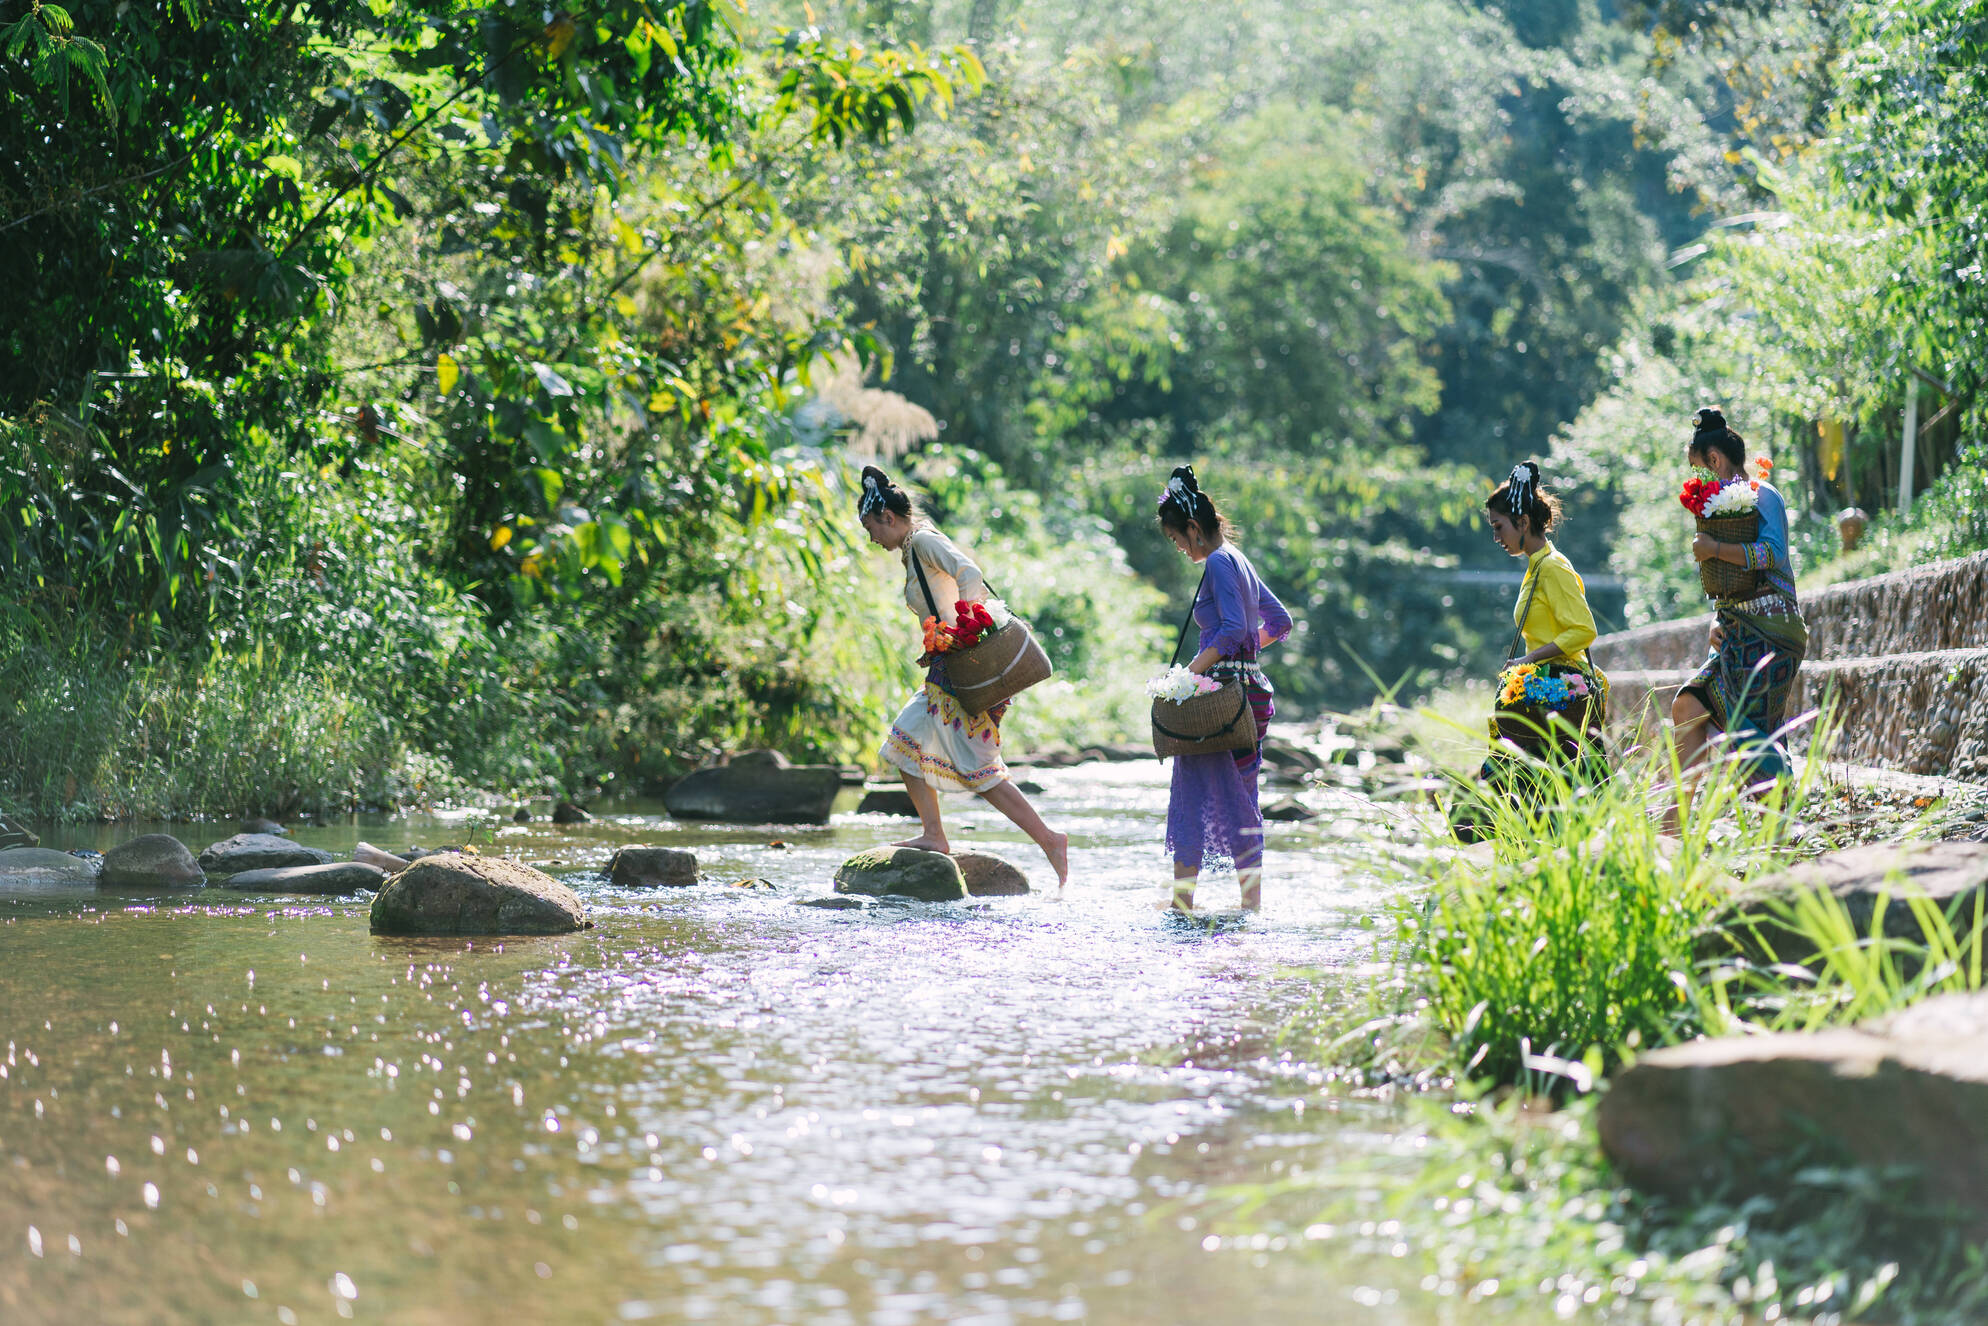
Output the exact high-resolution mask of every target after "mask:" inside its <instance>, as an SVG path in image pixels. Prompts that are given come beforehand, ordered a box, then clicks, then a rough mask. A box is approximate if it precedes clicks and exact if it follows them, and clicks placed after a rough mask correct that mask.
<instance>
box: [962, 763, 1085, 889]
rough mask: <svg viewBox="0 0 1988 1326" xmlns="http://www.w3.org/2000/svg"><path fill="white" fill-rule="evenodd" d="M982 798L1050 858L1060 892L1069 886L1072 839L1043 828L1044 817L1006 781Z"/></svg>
mask: <svg viewBox="0 0 1988 1326" xmlns="http://www.w3.org/2000/svg"><path fill="white" fill-rule="evenodd" d="M980 796H981V799H982V800H984V801H985V802H986V803H987V804H988V805H990V806H992V807H994V809H996V810H998V811H1000V812H1001V813H1002V814H1003V815H1006V816H1007V817H1008V818H1009V819H1011V820H1013V821H1014V822H1015V827H1016V828H1018V829H1020V830H1021V831H1022V832H1023V833H1025V834H1027V835H1028V836H1029V838H1030V839H1031V840H1032V841H1033V842H1034V843H1035V845H1036V846H1037V847H1040V848H1041V849H1042V854H1043V855H1044V856H1046V857H1048V858H1049V865H1050V868H1051V869H1053V870H1054V871H1055V872H1056V887H1057V888H1059V889H1060V888H1062V887H1063V886H1064V885H1065V884H1068V883H1069V882H1070V835H1069V834H1067V833H1058V832H1056V830H1054V829H1052V828H1050V827H1049V826H1048V825H1047V824H1044V823H1043V822H1042V816H1040V815H1038V814H1036V813H1035V807H1034V806H1032V805H1030V804H1029V799H1028V798H1027V797H1026V796H1024V795H1023V794H1022V789H1020V788H1019V787H1016V786H1015V785H1014V784H1013V783H1011V782H1009V781H1008V780H1007V779H1005V778H1004V779H1002V780H1001V781H1000V782H999V783H997V784H995V785H994V786H993V787H990V788H988V789H987V790H986V791H985V792H982V793H981V794H980ZM941 850H943V849H941Z"/></svg>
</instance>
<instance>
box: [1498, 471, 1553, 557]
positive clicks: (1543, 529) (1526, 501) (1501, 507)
mask: <svg viewBox="0 0 1988 1326" xmlns="http://www.w3.org/2000/svg"><path fill="white" fill-rule="evenodd" d="M1484 509H1485V510H1486V511H1496V512H1497V513H1498V514H1499V515H1501V516H1504V517H1505V518H1506V519H1508V520H1513V521H1516V520H1517V519H1518V518H1519V517H1520V516H1524V517H1525V518H1526V519H1527V520H1529V521H1531V522H1532V532H1533V533H1534V534H1537V535H1539V536H1541V537H1542V538H1544V537H1545V535H1546V533H1547V531H1548V530H1551V529H1552V528H1553V527H1554V526H1555V525H1558V524H1559V523H1560V499H1559V498H1557V497H1555V496H1554V495H1553V494H1552V493H1549V492H1547V491H1546V485H1545V484H1544V483H1542V482H1541V481H1540V477H1539V465H1538V463H1537V462H1534V461H1530V460H1527V461H1520V462H1519V463H1518V464H1517V465H1514V466H1513V467H1512V475H1511V477H1510V478H1509V479H1506V480H1505V482H1503V483H1501V484H1499V485H1498V488H1497V490H1496V491H1495V492H1493V493H1492V494H1491V496H1489V497H1487V498H1485V499H1484Z"/></svg>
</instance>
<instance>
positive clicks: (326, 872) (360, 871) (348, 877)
mask: <svg viewBox="0 0 1988 1326" xmlns="http://www.w3.org/2000/svg"><path fill="white" fill-rule="evenodd" d="M386 880H387V872H386V871H384V870H382V869H380V868H379V867H378V866H371V865H367V864H366V863H365V862H363V861H331V862H327V863H326V864H324V865H320V866H277V867H276V868H275V869H272V870H244V871H241V872H240V873H238V874H233V875H230V876H228V877H227V878H226V879H224V880H222V881H221V887H222V888H224V889H234V890H236V891H238V892H242V893H357V892H358V891H359V890H360V889H377V888H379V887H380V885H382V884H384V883H386Z"/></svg>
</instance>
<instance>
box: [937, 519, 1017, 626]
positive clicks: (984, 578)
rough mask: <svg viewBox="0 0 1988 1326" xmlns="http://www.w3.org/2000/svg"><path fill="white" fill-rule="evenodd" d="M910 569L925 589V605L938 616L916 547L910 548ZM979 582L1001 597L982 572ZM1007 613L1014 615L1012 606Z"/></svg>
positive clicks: (941, 618) (997, 596)
mask: <svg viewBox="0 0 1988 1326" xmlns="http://www.w3.org/2000/svg"><path fill="white" fill-rule="evenodd" d="M914 532H915V531H914ZM911 569H912V570H914V571H916V572H917V573H918V588H920V589H922V590H924V591H925V606H926V607H928V608H930V609H931V610H932V615H933V616H934V617H939V605H938V603H937V602H935V601H934V600H933V598H932V582H931V581H929V580H927V579H926V578H925V559H924V558H922V557H920V556H919V555H918V549H916V548H913V549H911ZM980 583H981V584H982V585H983V586H984V587H985V588H986V590H987V592H988V593H989V594H991V595H993V596H994V597H995V598H997V599H998V598H1000V597H1001V594H1000V591H999V590H997V589H995V588H994V586H993V584H992V583H991V582H990V581H989V580H988V579H987V577H986V575H984V574H983V575H982V576H981V577H980ZM1008 615H1009V616H1010V617H1012V616H1014V610H1013V609H1012V608H1011V609H1009V610H1008ZM939 620H940V621H944V620H945V618H944V617H939Z"/></svg>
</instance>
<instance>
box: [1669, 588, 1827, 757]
mask: <svg viewBox="0 0 1988 1326" xmlns="http://www.w3.org/2000/svg"><path fill="white" fill-rule="evenodd" d="M1719 625H1721V626H1722V627H1724V628H1725V632H1726V636H1725V640H1724V641H1723V642H1722V643H1721V644H1720V646H1719V648H1718V649H1716V650H1714V651H1712V652H1711V653H1709V654H1707V655H1706V656H1705V662H1704V665H1703V666H1701V667H1700V668H1699V669H1698V671H1697V673H1695V674H1694V675H1693V676H1692V678H1691V680H1690V681H1687V682H1685V683H1684V685H1683V686H1682V687H1680V688H1679V689H1680V690H1681V691H1684V692H1688V693H1689V694H1692V695H1695V696H1697V697H1698V700H1699V702H1700V703H1701V704H1703V705H1704V706H1705V709H1706V711H1707V712H1708V713H1710V714H1711V715H1712V722H1713V723H1714V724H1715V725H1716V726H1717V727H1718V728H1719V730H1720V731H1722V732H1732V733H1737V732H1739V731H1742V730H1745V729H1752V730H1754V731H1757V732H1759V733H1762V734H1764V735H1766V736H1767V737H1770V738H1771V737H1773V736H1774V735H1775V734H1776V733H1778V732H1779V731H1780V730H1781V725H1782V724H1783V723H1785V722H1786V721H1787V712H1788V692H1789V691H1790V690H1792V689H1793V687H1794V685H1795V674H1796V673H1797V672H1798V671H1800V669H1801V666H1802V660H1803V659H1804V658H1806V657H1807V656H1808V649H1809V632H1808V625H1807V623H1805V622H1804V621H1803V620H1802V617H1801V614H1800V613H1799V612H1781V613H1773V614H1762V613H1753V612H1745V611H1742V610H1741V609H1739V608H1738V607H1729V606H1727V605H1725V604H1721V605H1720V606H1719Z"/></svg>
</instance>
